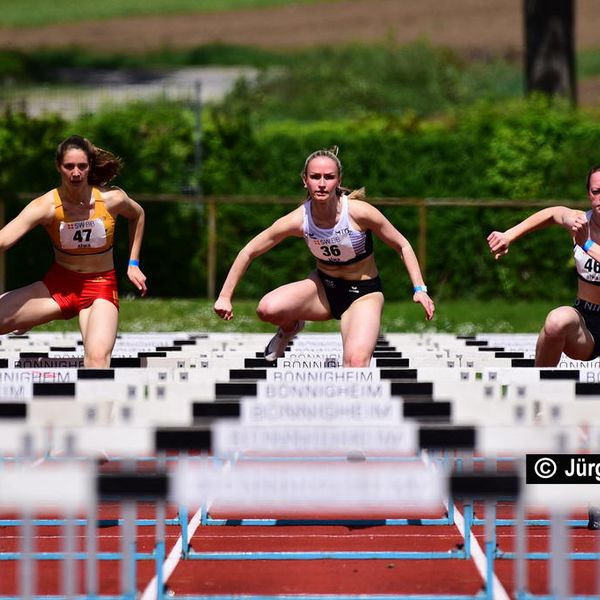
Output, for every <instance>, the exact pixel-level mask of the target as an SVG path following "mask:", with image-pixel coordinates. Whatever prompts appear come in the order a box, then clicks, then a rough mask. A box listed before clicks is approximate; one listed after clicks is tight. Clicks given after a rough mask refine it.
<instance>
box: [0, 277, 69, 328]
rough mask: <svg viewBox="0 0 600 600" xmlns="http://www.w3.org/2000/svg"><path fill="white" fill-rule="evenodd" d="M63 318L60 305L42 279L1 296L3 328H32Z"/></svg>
mask: <svg viewBox="0 0 600 600" xmlns="http://www.w3.org/2000/svg"><path fill="white" fill-rule="evenodd" d="M62 318H63V314H62V311H61V310H60V306H59V305H58V304H57V302H56V301H55V300H54V299H53V298H52V296H51V295H50V292H49V291H48V288H47V287H46V286H45V285H44V283H43V282H41V281H36V282H35V283H32V284H30V285H27V286H25V287H22V288H18V289H16V290H11V291H10V292H5V293H4V294H2V296H0V323H2V328H3V329H6V328H9V329H10V330H12V329H22V328H30V327H34V326H35V325H41V324H42V323H47V322H48V321H53V320H55V319H62Z"/></svg>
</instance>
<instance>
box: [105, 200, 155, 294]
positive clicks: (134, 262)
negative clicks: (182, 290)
mask: <svg viewBox="0 0 600 600" xmlns="http://www.w3.org/2000/svg"><path fill="white" fill-rule="evenodd" d="M110 193H111V194H113V195H116V196H117V199H116V202H115V205H114V206H115V212H116V213H117V214H119V215H122V216H123V217H125V218H126V219H127V220H128V231H129V265H128V266H127V277H129V280H130V281H131V283H133V285H135V287H136V288H137V289H138V290H139V291H140V294H141V295H142V296H145V295H146V293H147V291H148V288H147V287H146V276H145V275H144V273H143V272H142V270H141V269H140V251H141V249H142V239H143V237H144V224H145V213H144V209H143V208H142V207H141V206H140V205H139V204H138V203H137V202H136V201H135V200H132V199H131V198H130V197H129V196H128V195H127V194H126V193H125V192H124V191H123V190H122V189H120V188H114V189H113V190H111V192H110Z"/></svg>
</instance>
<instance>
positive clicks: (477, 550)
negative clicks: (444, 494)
mask: <svg viewBox="0 0 600 600" xmlns="http://www.w3.org/2000/svg"><path fill="white" fill-rule="evenodd" d="M421 456H422V458H423V461H424V462H425V463H426V464H430V465H431V464H433V466H434V467H435V468H437V467H438V465H437V463H436V461H432V460H431V458H430V456H429V454H428V453H427V452H423V453H422V455H421ZM444 506H445V507H446V510H448V504H447V503H446V502H445V501H444ZM453 507H454V508H453V511H452V512H453V515H454V524H455V525H456V528H457V529H458V531H459V532H460V535H461V536H462V539H463V541H464V542H465V547H466V540H465V519H464V517H463V515H462V513H461V512H460V510H458V508H457V506H456V504H453ZM469 550H470V552H471V558H472V559H473V562H474V563H475V568H476V569H477V571H478V572H479V575H480V576H481V578H482V579H483V582H484V583H485V584H486V585H488V581H487V566H488V561H487V558H486V556H485V553H484V551H483V550H482V549H481V546H480V545H479V542H478V541H477V538H476V537H475V534H474V533H473V530H472V528H471V543H470V546H469ZM492 572H493V579H492V586H493V587H492V590H493V595H492V597H493V598H494V600H510V596H509V595H508V593H507V591H506V590H505V589H504V586H503V585H502V584H501V583H500V580H499V579H498V577H496V573H495V571H492Z"/></svg>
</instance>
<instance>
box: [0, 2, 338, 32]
mask: <svg viewBox="0 0 600 600" xmlns="http://www.w3.org/2000/svg"><path fill="white" fill-rule="evenodd" d="M328 1H329V2H335V0H328ZM316 2H321V3H322V2H323V0H104V1H103V2H91V1H89V0H87V1H84V2H71V1H70V0H54V2H43V1H40V0H19V1H15V0H0V25H2V26H4V27H35V26H40V25H48V24H50V23H67V22H70V23H74V22H77V21H96V20H98V19H110V18H113V17H132V16H150V15H166V14H171V15H172V14H177V13H200V12H211V11H224V10H240V9H252V8H265V7H269V6H285V5H288V4H294V5H298V4H315V3H316Z"/></svg>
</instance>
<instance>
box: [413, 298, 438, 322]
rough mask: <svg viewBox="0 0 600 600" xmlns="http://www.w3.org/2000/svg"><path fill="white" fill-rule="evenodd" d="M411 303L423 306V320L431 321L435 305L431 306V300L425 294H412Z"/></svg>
mask: <svg viewBox="0 0 600 600" xmlns="http://www.w3.org/2000/svg"><path fill="white" fill-rule="evenodd" d="M413 302H417V303H418V304H421V306H423V310H424V311H425V318H426V319H427V320H428V321H431V319H433V314H434V313H435V305H434V304H433V300H432V299H431V298H430V297H429V296H428V295H427V292H415V293H414V294H413Z"/></svg>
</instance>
